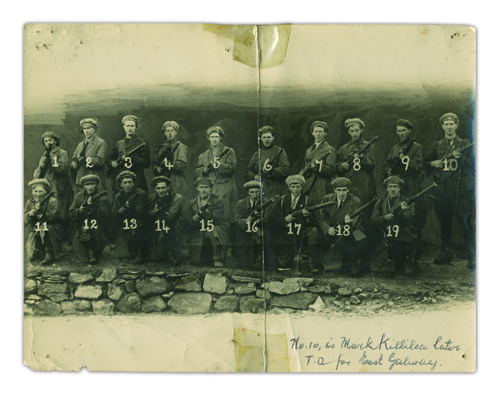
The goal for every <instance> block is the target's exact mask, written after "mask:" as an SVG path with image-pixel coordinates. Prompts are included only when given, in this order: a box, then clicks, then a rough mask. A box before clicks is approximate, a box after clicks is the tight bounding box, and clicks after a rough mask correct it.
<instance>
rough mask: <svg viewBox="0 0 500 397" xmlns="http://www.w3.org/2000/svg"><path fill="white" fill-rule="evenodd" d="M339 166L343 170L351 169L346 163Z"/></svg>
mask: <svg viewBox="0 0 500 397" xmlns="http://www.w3.org/2000/svg"><path fill="white" fill-rule="evenodd" d="M340 166H341V167H342V168H343V169H344V170H346V171H347V170H349V168H351V166H350V165H349V163H348V162H345V161H344V162H343V163H342V164H340Z"/></svg>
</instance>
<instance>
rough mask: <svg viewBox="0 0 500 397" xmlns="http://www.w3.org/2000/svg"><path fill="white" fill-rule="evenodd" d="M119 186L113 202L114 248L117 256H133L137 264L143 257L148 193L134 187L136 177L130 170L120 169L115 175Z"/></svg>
mask: <svg viewBox="0 0 500 397" xmlns="http://www.w3.org/2000/svg"><path fill="white" fill-rule="evenodd" d="M117 180H118V184H119V185H120V186H121V188H122V190H120V191H119V192H118V193H117V194H116V196H115V200H114V203H113V211H112V214H113V219H114V221H115V229H116V245H115V250H116V254H117V255H118V258H120V259H126V258H135V259H134V263H135V264H139V263H142V262H144V259H145V256H146V255H145V249H146V247H145V244H144V241H145V239H146V233H145V231H144V223H145V221H146V218H147V213H148V195H147V193H146V192H145V191H144V190H142V189H140V188H138V187H136V186H135V183H136V181H137V178H136V176H135V174H134V173H133V172H131V171H122V172H121V173H120V175H118V177H117Z"/></svg>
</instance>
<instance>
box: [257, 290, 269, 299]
mask: <svg viewBox="0 0 500 397" xmlns="http://www.w3.org/2000/svg"><path fill="white" fill-rule="evenodd" d="M255 295H257V298H261V299H265V300H266V301H268V300H270V299H271V298H272V295H271V293H270V292H269V291H266V290H263V289H258V290H257V292H256V293H255Z"/></svg>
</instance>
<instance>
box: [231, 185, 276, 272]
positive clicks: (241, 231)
mask: <svg viewBox="0 0 500 397" xmlns="http://www.w3.org/2000/svg"><path fill="white" fill-rule="evenodd" d="M243 188H244V189H246V191H247V193H248V197H247V198H245V199H243V200H240V201H238V205H237V207H236V231H237V238H236V246H235V247H234V248H232V249H231V254H232V255H235V256H237V257H238V260H239V265H240V267H246V268H253V269H255V270H263V269H264V266H265V268H266V269H267V270H269V271H273V270H276V269H275V263H274V257H273V254H272V251H271V235H270V234H269V232H268V230H267V227H266V222H267V217H268V213H269V209H270V207H269V206H270V205H271V202H270V200H269V199H267V198H265V197H263V196H262V185H261V183H260V182H257V181H250V182H247V183H245V184H244V185H243ZM263 246H264V260H263V259H262V247H263Z"/></svg>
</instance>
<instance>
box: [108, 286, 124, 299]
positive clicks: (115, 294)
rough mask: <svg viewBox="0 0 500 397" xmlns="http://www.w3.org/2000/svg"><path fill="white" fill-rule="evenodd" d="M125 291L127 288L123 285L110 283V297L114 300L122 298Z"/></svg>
mask: <svg viewBox="0 0 500 397" xmlns="http://www.w3.org/2000/svg"><path fill="white" fill-rule="evenodd" d="M124 292H125V289H124V288H123V286H121V285H114V284H109V285H108V298H109V299H113V300H114V301H118V300H120V299H121V297H122V296H123V294H124Z"/></svg>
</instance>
